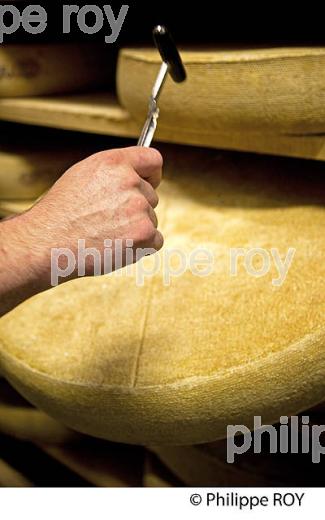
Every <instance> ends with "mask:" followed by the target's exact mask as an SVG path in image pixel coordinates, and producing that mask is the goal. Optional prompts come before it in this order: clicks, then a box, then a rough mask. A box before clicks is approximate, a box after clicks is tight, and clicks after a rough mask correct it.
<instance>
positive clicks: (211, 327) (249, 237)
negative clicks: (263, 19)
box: [0, 147, 325, 445]
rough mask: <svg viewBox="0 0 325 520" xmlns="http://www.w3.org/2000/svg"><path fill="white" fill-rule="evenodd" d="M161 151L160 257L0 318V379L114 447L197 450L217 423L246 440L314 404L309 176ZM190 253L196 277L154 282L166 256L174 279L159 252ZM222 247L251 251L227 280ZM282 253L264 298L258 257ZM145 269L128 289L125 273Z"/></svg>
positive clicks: (320, 327)
mask: <svg viewBox="0 0 325 520" xmlns="http://www.w3.org/2000/svg"><path fill="white" fill-rule="evenodd" d="M163 153H164V156H165V160H166V167H165V176H164V180H163V183H162V185H161V187H160V190H159V193H160V205H159V218H160V223H161V224H160V225H161V229H162V231H163V233H164V235H165V246H164V248H163V249H162V250H161V251H160V253H159V254H158V255H156V256H153V257H146V258H144V259H143V260H142V261H141V263H140V264H138V265H137V266H134V267H133V269H131V274H128V271H129V270H128V269H124V270H122V271H118V272H116V273H113V274H112V275H109V276H105V277H100V278H98V277H97V278H94V279H92V278H88V279H82V280H76V281H72V282H69V283H66V284H63V285H61V286H59V287H58V288H55V289H52V290H50V291H48V292H46V293H43V294H40V295H37V296H35V297H33V298H32V299H30V300H29V301H26V302H25V303H23V304H22V305H20V306H19V307H17V308H16V309H14V310H13V311H12V312H10V313H8V314H7V315H5V316H4V317H2V318H1V320H0V345H1V346H0V365H1V372H2V373H3V374H4V375H5V377H7V378H8V379H9V380H10V381H11V382H12V384H13V385H14V387H16V388H17V389H18V390H19V391H20V392H21V393H22V395H24V396H25V397H26V398H27V399H28V400H30V401H31V402H32V403H34V404H35V405H37V406H38V407H39V408H41V409H43V410H44V411H46V412H47V413H48V414H50V415H52V416H53V417H54V418H57V419H59V420H60V421H61V422H63V423H64V424H66V425H68V426H70V427H72V428H73V429H76V430H79V431H81V432H86V433H89V434H92V435H94V436H98V437H103V438H106V439H110V440H116V441H123V442H130V443H142V444H158V445H162V444H194V443H203V442H210V441H214V440H216V439H218V438H222V437H225V436H226V426H227V425H228V424H245V425H246V426H248V427H252V426H253V417H254V415H260V416H262V420H263V422H264V423H266V424H270V423H274V422H277V421H278V420H279V417H280V416H281V415H284V414H285V415H289V414H293V413H296V412H297V411H301V410H304V409H306V408H308V407H309V406H313V405H315V404H317V403H319V402H321V401H323V400H324V398H325V378H324V373H325V349H324V346H325V312H324V311H325V298H324V295H325V265H324V262H323V258H324V248H325V238H324V226H325V209H324V193H325V177H324V175H323V173H322V172H321V169H322V168H321V165H319V164H318V163H316V164H315V163H307V162H304V161H302V162H298V161H288V160H280V159H278V160H277V159H270V158H268V157H254V156H244V155H236V154H229V155H228V154H220V153H216V152H214V151H212V150H204V149H200V150H199V149H198V150H194V149H190V148H186V147H184V148H177V147H166V148H165V149H164V151H163ZM197 247H205V248H207V250H208V251H209V254H210V255H212V268H211V273H210V274H209V275H208V276H198V275H197V274H193V273H192V272H191V271H190V270H189V269H187V270H185V272H183V274H181V275H179V276H172V277H171V282H170V284H169V285H166V273H168V269H167V266H166V263H167V262H168V259H167V256H166V255H167V253H168V255H170V254H172V259H171V265H172V268H176V267H177V268H178V267H179V255H176V256H173V255H175V252H174V253H173V249H172V248H177V250H180V251H181V252H182V254H184V253H185V254H186V255H187V257H186V258H187V259H188V258H189V255H190V254H192V252H193V250H195V248H197ZM233 248H236V251H237V250H238V248H239V251H240V252H244V255H248V254H250V255H251V252H252V251H253V252H254V255H255V252H256V251H257V255H256V256H254V257H252V256H251V257H250V261H251V262H252V265H250V262H248V264H247V265H246V267H245V264H244V262H243V258H241V259H239V260H238V269H237V274H236V276H232V275H231V271H230V255H231V250H232V249H233ZM290 248H291V250H294V251H295V253H294V257H293V258H292V257H291V264H290V267H289V269H288V272H287V276H286V278H285V280H283V279H282V282H283V283H282V285H276V284H277V283H278V282H277V280H278V281H279V280H280V278H279V267H276V265H278V266H279V265H280V264H279V262H278V263H277V264H276V263H275V260H274V258H277V255H279V257H280V258H281V259H282V261H284V258H287V260H288V253H289V249H290ZM261 250H262V253H261ZM263 251H264V253H263ZM272 251H273V253H272ZM259 253H260V254H259ZM273 254H274V255H275V256H274V257H273ZM265 257H266V258H265ZM245 258H246V256H245ZM248 258H249V257H248V256H247V258H246V262H247V259H248ZM157 261H160V262H161V267H160V269H158V270H157V272H156V273H155V274H152V275H151V276H148V277H146V278H145V283H144V285H143V286H139V284H137V283H136V280H137V277H138V279H139V276H140V274H141V272H140V271H139V269H140V268H142V269H144V267H146V268H147V269H148V268H149V267H150V269H152V267H153V266H154V265H155V264H156V262H157ZM192 261H193V260H192ZM263 262H264V263H266V265H267V263H269V266H268V268H269V272H267V273H266V274H265V273H264V275H263V276H262V275H261V272H260V269H261V267H262V263H263ZM289 263H290V261H289ZM210 266H211V263H210ZM194 267H195V266H194ZM264 267H265V265H264ZM192 268H193V264H192ZM169 272H170V270H169ZM132 273H133V274H132ZM233 274H234V273H233ZM259 275H260V276H259Z"/></svg>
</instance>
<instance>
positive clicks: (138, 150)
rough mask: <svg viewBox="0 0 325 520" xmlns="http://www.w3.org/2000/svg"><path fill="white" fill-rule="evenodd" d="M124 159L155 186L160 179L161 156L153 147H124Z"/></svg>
mask: <svg viewBox="0 0 325 520" xmlns="http://www.w3.org/2000/svg"><path fill="white" fill-rule="evenodd" d="M123 152H124V153H125V159H126V160H127V161H128V162H129V164H130V165H131V166H132V167H133V168H134V169H135V171H136V172H137V174H138V175H139V176H140V177H141V178H142V179H145V180H146V181H148V182H149V183H150V184H151V186H152V187H153V188H157V186H159V184H160V181H161V175H162V166H163V158H162V156H161V154H160V152H158V150H156V149H155V148H145V147H142V146H131V147H129V148H124V150H123Z"/></svg>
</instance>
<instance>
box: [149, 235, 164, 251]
mask: <svg viewBox="0 0 325 520" xmlns="http://www.w3.org/2000/svg"><path fill="white" fill-rule="evenodd" d="M163 245H164V237H163V236H162V234H161V233H160V231H157V233H156V235H155V238H154V240H153V246H152V247H153V248H154V249H155V250H156V251H159V249H161V248H162V246H163Z"/></svg>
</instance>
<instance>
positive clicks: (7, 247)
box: [0, 147, 163, 313]
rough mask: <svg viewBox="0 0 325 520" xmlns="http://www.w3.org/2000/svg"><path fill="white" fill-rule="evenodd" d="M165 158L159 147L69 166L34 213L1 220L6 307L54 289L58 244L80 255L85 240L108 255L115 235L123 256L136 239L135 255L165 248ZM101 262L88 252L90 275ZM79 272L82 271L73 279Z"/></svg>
mask: <svg viewBox="0 0 325 520" xmlns="http://www.w3.org/2000/svg"><path fill="white" fill-rule="evenodd" d="M162 163H163V161H162V157H161V155H160V153H159V152H158V151H157V150H154V149H152V148H142V147H130V148H124V149H116V150H110V151H105V152H99V153H96V154H94V155H92V156H91V157H88V158H87V159H85V160H83V161H81V162H79V163H77V164H75V165H74V166H73V167H72V168H70V169H69V170H68V171H66V172H65V173H64V175H62V177H61V178H60V179H59V180H58V181H57V182H56V183H55V184H54V186H53V187H52V188H51V190H50V191H49V192H48V193H47V194H46V195H45V196H44V197H43V198H42V199H41V200H40V201H39V202H38V203H37V204H36V205H35V206H34V207H33V208H31V209H30V210H29V211H27V212H26V213H24V214H22V215H19V216H18V217H15V218H12V219H9V220H7V221H3V222H0V300H1V304H0V305H1V308H2V313H3V312H6V311H7V310H9V309H10V308H12V307H13V306H15V305H16V304H17V303H19V302H20V301H23V300H24V299H26V298H27V297H29V296H31V295H32V294H35V293H36V292H40V291H42V290H45V289H47V288H49V287H50V285H51V273H50V270H51V252H52V251H53V249H54V248H64V249H69V250H70V251H71V252H72V253H73V254H74V255H77V254H78V243H79V241H80V240H83V241H84V242H85V245H86V247H87V248H94V249H96V250H97V251H99V253H103V250H104V241H106V244H107V241H109V243H111V244H112V249H113V253H114V247H115V245H116V244H117V243H119V245H120V246H121V247H122V254H123V248H126V247H130V244H132V249H133V251H134V257H133V259H132V261H135V260H136V259H137V258H138V257H137V255H136V250H137V249H138V248H141V249H143V248H146V249H150V250H152V251H157V250H159V249H160V248H161V247H162V245H163V237H162V235H161V233H160V232H159V231H158V230H157V225H158V222H157V217H156V214H155V211H154V208H155V207H156V206H157V204H158V196H157V194H156V191H155V189H156V188H157V186H158V185H159V183H160V180H161V171H162ZM122 256H123V261H122V262H123V263H125V262H126V259H125V255H122ZM102 257H103V255H102ZM113 257H114V255H113ZM60 261H62V262H63V263H64V261H65V259H64V258H62V259H61V260H60ZM93 263H94V260H93V257H92V256H91V255H89V256H87V258H86V264H85V274H86V275H89V274H93V267H94V265H93ZM61 267H64V266H63V265H60V268H61ZM118 267H120V266H118ZM114 268H115V266H114V263H113V265H112V269H114ZM77 275H78V272H77V269H74V270H73V271H72V272H71V274H70V276H69V278H67V279H71V278H74V277H76V276H77ZM1 308H0V312H1Z"/></svg>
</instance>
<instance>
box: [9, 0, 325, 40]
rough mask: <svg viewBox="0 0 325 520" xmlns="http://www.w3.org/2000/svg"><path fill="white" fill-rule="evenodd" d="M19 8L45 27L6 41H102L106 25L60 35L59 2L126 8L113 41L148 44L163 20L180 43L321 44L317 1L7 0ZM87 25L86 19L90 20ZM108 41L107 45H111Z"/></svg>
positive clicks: (324, 28) (324, 30)
mask: <svg viewBox="0 0 325 520" xmlns="http://www.w3.org/2000/svg"><path fill="white" fill-rule="evenodd" d="M6 3H8V4H15V3H16V5H17V7H19V8H20V9H21V10H22V9H23V7H24V6H26V5H29V4H37V5H42V6H43V7H44V8H45V9H46V10H47V12H48V28H47V30H46V31H45V32H44V33H43V34H41V35H27V34H26V32H25V31H24V30H23V29H20V30H19V31H17V33H15V34H14V35H8V36H5V40H4V41H5V43H6V42H7V43H12V42H15V41H31V42H35V43H36V42H40V41H44V40H48V41H71V40H73V41H76V40H77V41H100V42H103V41H104V36H105V35H107V34H108V33H109V27H108V23H106V25H105V27H104V29H103V31H101V33H98V34H97V35H84V34H83V33H82V32H81V31H80V30H79V29H78V27H76V28H75V30H74V32H73V33H72V34H71V35H62V5H63V4H76V5H79V6H80V7H81V6H83V5H87V4H88V5H91V4H95V5H97V6H101V5H103V4H110V5H111V6H112V8H113V10H114V14H115V15H117V13H118V12H119V9H120V7H121V5H122V4H123V3H125V4H127V5H129V6H130V8H129V11H128V14H127V16H126V19H125V22H124V24H123V27H122V31H121V33H120V37H119V38H118V41H117V43H116V44H113V45H116V46H117V45H125V44H132V43H151V30H152V28H153V26H154V25H156V24H166V25H167V26H168V27H169V29H170V30H171V32H172V33H173V35H174V38H175V39H176V40H177V42H179V43H190V42H193V43H198V42H202V43H206V44H208V43H211V44H213V43H219V44H223V43H224V44H227V43H229V42H231V43H243V44H246V45H252V44H262V45H263V44H270V43H271V44H273V45H288V44H289V45H304V44H312V45H317V44H324V43H325V15H324V12H325V9H324V8H323V7H321V6H320V3H316V2H302V3H299V4H298V2H290V1H286V2H284V1H282V2H276V1H273V2H269V1H265V2H263V1H262V2H259V3H255V2H247V1H242V2H234V1H227V0H224V1H222V2H218V1H215V2H207V1H204V0H203V1H200V2H195V1H192V2H191V4H190V2H188V1H185V2H181V1H174V2H172V3H170V4H168V3H167V2H166V1H161V0H152V1H151V2H140V1H138V0H124V1H123V0H122V1H119V2H116V1H113V2H110V1H109V0H106V1H104V2H103V1H99V0H88V1H86V2H85V1H78V0H76V1H71V0H69V1H68V0H67V1H55V0H52V1H49V2H46V1H37V0H31V1H30V2H22V1H16V2H15V0H12V1H10V0H8V1H7V2H6ZM89 23H91V17H90V18H89ZM111 45H112V44H111Z"/></svg>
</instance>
